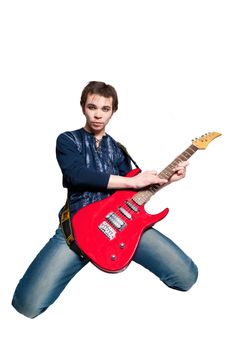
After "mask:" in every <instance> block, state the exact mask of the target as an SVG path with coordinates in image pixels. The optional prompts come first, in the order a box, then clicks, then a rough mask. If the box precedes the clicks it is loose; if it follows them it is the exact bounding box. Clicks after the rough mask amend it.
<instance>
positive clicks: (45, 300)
mask: <svg viewBox="0 0 233 350" xmlns="http://www.w3.org/2000/svg"><path fill="white" fill-rule="evenodd" d="M133 260H134V261H135V262H136V263H139V264H140V265H142V266H144V267H145V268H146V269H148V270H150V271H151V272H152V273H154V274H155V275H156V276H158V277H159V278H160V279H161V281H162V282H164V283H165V284H166V285H167V286H168V287H171V288H174V289H177V290H181V291H187V290H188V289H190V288H191V287H192V285H193V284H194V283H195V282H196V280H197V275H198V270H197V267H196V265H195V264H194V263H193V261H192V260H191V259H190V258H189V257H188V256H187V255H186V254H185V253H184V252H183V251H182V250H181V249H180V248H179V247H177V246H176V245H175V244H174V243H173V242H172V241H171V240H170V239H169V238H167V237H166V236H164V235H162V234H161V233H160V232H159V231H157V230H155V229H154V228H150V229H148V230H147V231H145V232H144V234H143V235H142V238H141V241H140V243H139V246H138V247H137V250H136V252H135V255H134V258H133ZM87 263H88V261H87V260H81V259H80V258H79V256H78V255H77V254H76V253H74V252H73V251H72V250H70V248H69V247H68V246H67V244H66V241H65V239H64V236H63V233H62V231H61V229H60V228H58V229H57V231H56V234H55V235H54V236H53V237H52V238H51V239H50V240H49V241H48V243H47V244H46V245H45V246H44V248H43V249H42V250H41V251H40V253H39V254H38V255H37V256H36V258H35V259H34V261H33V262H32V263H31V265H30V266H29V268H28V269H27V271H26V273H25V274H24V276H23V278H22V279H21V280H20V281H19V284H18V286H17V288H16V290H15V293H14V296H13V301H12V305H13V306H14V307H15V309H16V310H17V311H18V312H20V313H22V314H23V315H25V316H27V317H29V318H34V317H36V316H38V315H40V314H41V313H42V312H44V311H45V310H46V309H47V308H48V307H49V306H50V305H51V304H52V303H53V302H54V301H55V300H56V299H57V298H58V296H59V295H60V293H61V292H62V291H63V290H64V288H65V287H66V285H67V284H68V283H69V281H70V280H71V279H72V278H73V277H74V276H75V275H76V274H77V273H78V272H79V271H80V270H81V269H82V268H83V267H84V266H85V265H86V264H87Z"/></svg>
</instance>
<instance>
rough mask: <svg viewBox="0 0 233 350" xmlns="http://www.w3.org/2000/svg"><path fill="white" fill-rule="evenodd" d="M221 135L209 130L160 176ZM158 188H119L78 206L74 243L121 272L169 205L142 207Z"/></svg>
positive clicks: (109, 268)
mask: <svg viewBox="0 0 233 350" xmlns="http://www.w3.org/2000/svg"><path fill="white" fill-rule="evenodd" d="M220 135H221V134H220V133H217V132H211V133H208V134H206V135H204V136H201V137H200V138H198V139H195V140H193V141H192V144H191V146H189V147H188V148H187V149H186V150H185V151H184V152H183V153H181V154H180V155H179V156H178V157H177V158H176V159H175V160H174V161H173V162H172V163H170V164H169V165H168V166H167V167H166V168H165V169H164V170H163V171H161V173H159V177H161V178H164V179H169V178H170V177H171V176H172V174H173V173H174V168H175V167H176V165H177V164H178V163H179V162H182V161H186V160H188V159H189V158H190V157H191V156H192V155H193V154H194V153H195V152H196V151H197V150H198V149H205V148H206V147H207V146H208V144H209V143H210V142H211V141H212V140H213V139H215V138H216V137H218V136H220ZM139 172H140V169H134V170H132V171H130V172H129V173H128V174H127V176H129V177H132V176H135V175H137V174H138V173H139ZM158 189H159V185H150V186H148V187H146V188H143V189H141V190H139V191H135V190H119V191H116V192H114V193H113V194H112V195H111V196H110V197H108V198H105V199H103V200H100V201H98V202H95V203H92V204H90V205H88V206H86V207H84V208H82V209H80V210H79V211H78V212H77V213H76V214H75V215H74V216H73V218H72V226H73V233H74V237H75V240H76V243H77V244H78V246H79V248H80V249H81V250H82V251H83V252H84V254H85V255H86V256H87V257H88V258H89V259H90V261H91V262H92V263H93V264H95V265H96V266H97V267H98V268H100V269H101V270H104V271H106V272H120V271H122V270H124V269H125V268H126V267H127V266H128V265H129V263H130V261H131V260H132V258H133V255H134V252H135V250H136V248H137V246H138V243H139V240H140V237H141V235H142V234H143V232H144V231H145V230H146V229H147V228H149V227H151V226H153V225H154V224H155V223H156V222H158V221H160V220H162V219H163V218H164V217H165V216H166V215H167V213H168V208H166V209H164V210H163V211H162V212H161V213H159V214H155V215H151V214H148V213H147V212H146V211H145V209H144V205H145V204H146V203H147V202H148V200H149V199H150V198H151V196H152V195H154V194H155V193H156V192H157V191H158Z"/></svg>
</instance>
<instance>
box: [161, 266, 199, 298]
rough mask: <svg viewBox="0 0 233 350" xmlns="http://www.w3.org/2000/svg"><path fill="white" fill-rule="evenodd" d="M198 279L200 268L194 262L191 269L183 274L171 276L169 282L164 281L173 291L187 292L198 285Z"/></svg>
mask: <svg viewBox="0 0 233 350" xmlns="http://www.w3.org/2000/svg"><path fill="white" fill-rule="evenodd" d="M197 278H198V268H197V266H196V265H195V264H194V263H193V262H192V264H191V266H190V268H189V269H187V270H183V271H182V273H177V274H174V275H172V276H170V278H169V279H168V280H164V281H163V282H164V283H165V284H166V285H167V286H168V287H170V288H172V289H176V290H179V291H182V292H187V291H188V290H190V289H191V288H192V286H193V285H194V284H195V283H196V281H197Z"/></svg>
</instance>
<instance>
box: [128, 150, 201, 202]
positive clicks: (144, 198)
mask: <svg viewBox="0 0 233 350" xmlns="http://www.w3.org/2000/svg"><path fill="white" fill-rule="evenodd" d="M197 150H198V147H196V146H195V145H193V144H192V145H191V146H189V147H188V148H187V149H186V150H185V151H184V152H182V153H181V154H180V155H179V156H178V157H176V158H175V159H174V160H173V161H172V162H171V163H170V164H169V165H168V166H167V167H166V168H165V169H163V170H162V171H161V172H160V173H159V174H158V176H159V177H160V178H161V179H166V180H168V179H169V178H170V177H171V176H172V175H173V174H174V169H175V167H176V166H177V165H178V164H179V163H180V162H183V161H186V160H188V159H189V158H190V157H191V156H192V155H193V154H194V153H195V152H196V151H197ZM160 188H161V186H160V185H159V184H155V185H150V186H148V187H146V188H145V189H142V190H139V191H138V192H137V193H136V194H135V195H134V196H133V198H132V199H133V200H134V202H136V203H137V204H138V205H143V204H145V203H147V202H148V201H149V199H150V198H151V197H152V196H153V195H154V194H155V193H156V192H157V191H158V190H159V189H160Z"/></svg>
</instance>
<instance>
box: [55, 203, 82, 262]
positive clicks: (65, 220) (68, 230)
mask: <svg viewBox="0 0 233 350" xmlns="http://www.w3.org/2000/svg"><path fill="white" fill-rule="evenodd" d="M60 225H61V229H62V231H63V234H64V236H65V239H66V243H67V244H68V246H69V247H70V249H72V250H73V251H74V252H75V253H77V254H78V255H79V256H80V258H81V259H86V256H85V254H84V253H83V252H82V250H81V249H80V248H79V246H78V245H77V243H76V241H75V239H74V234H73V229H72V224H71V219H70V208H69V200H68V198H67V200H66V204H65V205H64V207H63V209H62V214H61V220H60Z"/></svg>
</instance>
